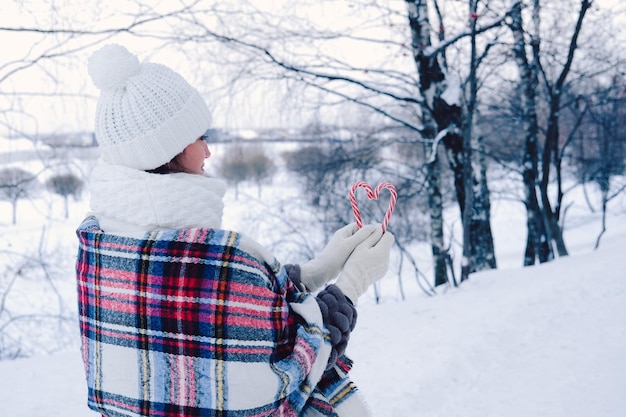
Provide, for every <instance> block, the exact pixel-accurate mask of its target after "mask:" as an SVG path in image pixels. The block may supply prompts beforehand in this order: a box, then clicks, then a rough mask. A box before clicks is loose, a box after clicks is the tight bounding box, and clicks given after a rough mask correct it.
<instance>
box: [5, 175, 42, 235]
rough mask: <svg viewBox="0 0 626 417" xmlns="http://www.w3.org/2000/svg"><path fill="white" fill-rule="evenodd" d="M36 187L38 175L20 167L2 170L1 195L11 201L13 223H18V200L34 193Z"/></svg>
mask: <svg viewBox="0 0 626 417" xmlns="http://www.w3.org/2000/svg"><path fill="white" fill-rule="evenodd" d="M36 189H37V180H36V177H35V175H33V174H31V173H30V172H28V171H26V170H24V169H22V168H18V167H10V168H4V169H2V170H0V197H2V198H3V199H5V200H8V201H10V202H11V205H12V207H13V215H12V221H13V224H16V223H17V202H18V201H19V200H20V199H23V198H26V197H28V196H29V195H32V194H33V193H34V192H35V191H36Z"/></svg>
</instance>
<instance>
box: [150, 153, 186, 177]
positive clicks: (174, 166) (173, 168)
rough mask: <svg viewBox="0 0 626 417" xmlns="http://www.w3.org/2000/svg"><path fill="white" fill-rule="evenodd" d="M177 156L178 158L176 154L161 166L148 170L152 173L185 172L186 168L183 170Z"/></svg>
mask: <svg viewBox="0 0 626 417" xmlns="http://www.w3.org/2000/svg"><path fill="white" fill-rule="evenodd" d="M177 158H178V155H176V156H175V157H174V159H172V160H171V161H169V162H166V163H164V164H163V165H161V166H160V167H156V168H154V169H147V170H146V172H148V173H150V174H175V173H177V172H185V170H183V169H182V167H181V166H180V164H179V163H178V160H177Z"/></svg>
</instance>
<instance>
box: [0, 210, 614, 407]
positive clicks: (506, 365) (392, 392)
mask: <svg viewBox="0 0 626 417" xmlns="http://www.w3.org/2000/svg"><path fill="white" fill-rule="evenodd" d="M575 200H576V199H575ZM578 201H580V200H578ZM230 203H231V204H234V202H233V201H231V202H230ZM3 204H4V203H3ZM516 204H517V205H516ZM516 204H513V203H511V202H508V203H507V202H506V201H501V200H500V201H498V202H495V203H494V219H493V222H492V225H493V228H494V235H495V240H496V247H497V249H498V252H497V256H498V262H499V265H500V268H501V269H498V270H494V271H489V272H483V273H477V274H473V275H471V276H470V280H469V281H468V282H465V283H463V285H461V286H460V287H458V288H443V289H439V290H438V295H436V296H434V297H428V296H426V295H425V294H423V293H421V292H420V291H419V289H418V288H417V286H416V285H415V283H414V282H413V281H411V280H410V279H407V280H405V284H404V285H405V286H406V290H407V291H406V292H407V297H406V300H404V301H400V300H399V297H398V296H397V295H396V296H390V295H389V294H395V292H394V291H396V284H395V279H396V278H395V277H393V276H388V277H386V278H385V281H384V282H383V283H382V289H383V294H384V296H383V298H382V302H381V303H380V304H375V303H374V300H373V292H372V291H370V293H368V294H367V295H366V296H364V297H363V298H362V299H361V300H360V302H359V306H358V308H359V319H358V323H357V328H356V330H355V332H354V333H353V335H352V338H351V341H350V345H349V348H348V354H349V356H351V357H352V359H354V361H355V366H354V369H353V371H352V375H353V380H354V381H355V383H356V384H357V385H358V386H359V388H360V389H361V391H362V392H363V394H364V396H365V398H366V400H367V402H368V403H369V404H370V407H371V409H372V411H373V414H374V415H375V416H377V417H391V416H394V417H395V416H401V417H402V416H411V417H413V416H417V417H438V416H441V417H444V416H445V417H456V416H458V417H461V416H463V417H485V416H505V417H518V416H519V417H528V416H533V417H537V416H550V417H560V416H563V417H565V416H567V417H588V416H594V417H603V416H605V417H618V416H623V415H624V413H625V410H626V395H624V393H625V392H626V307H625V306H624V303H625V302H626V280H624V271H625V270H626V257H625V256H624V247H626V215H625V214H624V213H625V212H626V210H624V206H623V204H624V203H623V202H620V203H616V204H621V206H620V207H619V209H618V210H616V211H614V213H613V214H612V215H611V217H610V218H609V222H608V231H607V233H606V234H605V235H604V236H603V238H602V242H601V245H600V248H599V249H598V250H596V251H594V250H593V244H594V243H595V238H596V236H597V234H598V232H599V215H598V213H590V212H589V211H588V210H584V209H583V208H584V205H583V204H582V203H581V204H579V205H575V206H573V208H572V209H571V210H570V212H569V214H568V216H570V217H569V219H568V222H569V223H568V224H569V225H570V227H568V228H567V232H566V242H567V243H568V247H569V248H571V253H572V255H571V256H569V257H564V258H560V259H557V260H555V261H553V262H550V263H548V264H544V265H539V266H534V267H529V268H521V267H520V266H519V265H520V264H521V255H522V252H521V249H520V248H522V247H523V241H524V238H525V235H524V233H523V227H524V221H523V218H520V216H523V210H521V209H520V208H519V204H518V203H516ZM23 207H25V209H28V205H26V204H24V206H23ZM2 208H3V209H4V206H3V207H2ZM79 208H80V207H74V209H75V210H77V209H79ZM20 214H21V215H22V216H25V214H24V212H21V213H20ZM27 223H28V222H27ZM69 223H70V225H71V223H72V222H71V221H70V222H69ZM391 223H393V219H392V221H391ZM16 235H17V234H16ZM67 235H68V239H74V235H73V234H72V233H70V232H68V234H67ZM16 240H17V238H16ZM17 246H19V245H17ZM423 257H427V254H424V255H423ZM70 287H71V285H70ZM76 336H77V337H78V329H76ZM96 415H98V414H97V413H93V412H91V411H89V410H88V409H87V406H86V385H85V382H84V373H83V368H82V362H81V357H80V352H79V350H78V348H77V347H74V348H72V349H69V350H65V351H61V352H57V353H54V354H51V355H40V356H36V357H33V358H29V359H18V360H13V361H0V417H43V416H64V417H89V416H96Z"/></svg>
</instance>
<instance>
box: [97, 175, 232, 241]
mask: <svg viewBox="0 0 626 417" xmlns="http://www.w3.org/2000/svg"><path fill="white" fill-rule="evenodd" d="M89 189H90V192H91V209H92V210H93V211H94V214H95V215H96V217H97V218H98V219H99V220H100V224H101V227H102V228H103V229H104V230H105V231H110V232H113V230H107V229H106V228H105V227H104V224H103V221H102V220H104V221H105V222H108V223H109V224H115V225H116V227H119V225H128V227H129V229H130V230H128V231H129V232H133V231H139V230H143V231H149V230H156V229H178V228H192V227H207V228H220V227H221V223H222V213H223V211H224V202H223V201H222V198H223V197H224V193H225V191H226V185H225V182H224V181H223V180H220V179H217V178H210V177H207V176H204V175H195V174H184V173H176V174H162V175H161V174H151V173H147V172H144V171H140V170H136V169H131V168H127V167H123V166H118V165H106V164H99V165H97V166H96V167H94V169H93V171H92V174H91V181H90V187H89Z"/></svg>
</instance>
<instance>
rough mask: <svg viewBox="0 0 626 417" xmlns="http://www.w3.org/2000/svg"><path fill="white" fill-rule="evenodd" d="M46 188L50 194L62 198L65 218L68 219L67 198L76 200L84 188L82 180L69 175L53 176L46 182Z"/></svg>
mask: <svg viewBox="0 0 626 417" xmlns="http://www.w3.org/2000/svg"><path fill="white" fill-rule="evenodd" d="M46 186H47V187H48V189H49V190H51V191H52V192H54V193H56V194H58V195H60V196H61V197H63V202H64V208H65V218H66V219H67V218H68V217H69V204H68V198H69V197H74V199H78V197H79V196H80V193H81V191H82V189H83V186H84V182H83V180H81V179H80V178H78V177H77V176H76V175H74V174H71V173H68V174H55V175H53V176H52V177H50V178H49V179H48V181H46Z"/></svg>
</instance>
